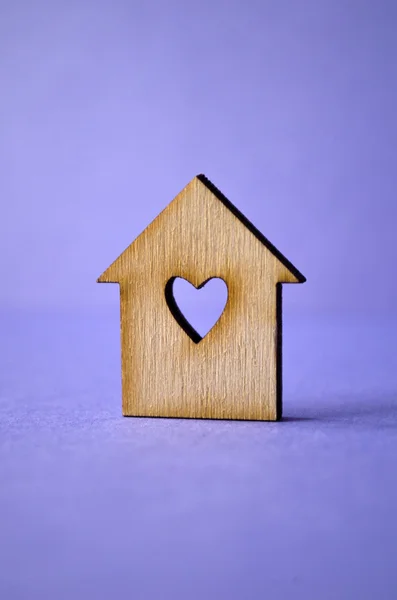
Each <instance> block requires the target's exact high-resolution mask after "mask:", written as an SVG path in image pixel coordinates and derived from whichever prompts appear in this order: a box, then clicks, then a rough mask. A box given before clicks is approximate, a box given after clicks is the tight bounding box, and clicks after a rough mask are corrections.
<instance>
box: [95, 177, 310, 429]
mask: <svg viewBox="0 0 397 600" xmlns="http://www.w3.org/2000/svg"><path fill="white" fill-rule="evenodd" d="M177 277H181V278H184V279H186V280H188V281H189V282H190V283H192V284H193V285H194V286H195V287H196V288H200V287H202V286H204V285H205V283H206V282H207V281H208V280H209V279H211V278H213V277H219V278H221V279H223V280H224V281H225V283H226V285H227V289H228V300H227V303H226V306H225V310H224V312H223V313H222V315H221V317H220V318H219V320H218V321H217V323H216V324H215V326H214V327H213V328H212V329H211V330H210V332H209V333H208V334H207V335H206V336H205V337H204V338H201V337H200V335H199V334H198V333H197V332H196V331H195V330H194V329H193V328H192V327H191V326H190V325H189V324H188V323H187V321H186V320H185V318H184V317H183V315H182V313H181V312H180V311H179V309H178V307H177V305H176V302H175V299H174V296H173V283H174V280H175V278H177ZM304 281H305V277H304V276H303V275H302V274H301V273H300V272H299V271H298V270H297V269H296V268H295V267H294V266H293V265H292V264H291V263H290V262H289V261H288V260H287V259H286V258H285V257H284V256H283V255H282V254H281V253H280V252H279V251H278V250H277V249H276V248H275V247H274V246H273V245H272V244H271V243H270V242H269V241H268V240H267V239H266V238H265V237H264V236H263V235H262V234H261V233H260V232H259V231H258V230H257V229H256V228H255V227H254V226H253V225H252V223H250V222H249V221H248V219H246V217H244V215H242V214H241V213H240V211H239V210H238V209H237V208H236V207H235V206H234V205H233V204H232V203H231V202H230V201H229V200H228V199H227V198H225V196H224V195H223V194H222V193H221V192H220V191H219V190H218V189H217V188H216V187H215V186H214V185H213V184H212V183H211V182H210V181H209V180H208V179H207V178H206V177H205V176H204V175H198V176H197V177H195V178H194V179H193V180H192V181H191V182H190V183H189V184H188V185H187V186H186V187H185V188H184V189H183V190H182V191H181V192H180V193H179V194H178V195H177V196H176V198H175V199H174V200H173V201H172V202H171V203H170V204H169V205H168V206H167V207H166V208H165V209H164V210H163V211H162V212H161V213H160V214H159V215H158V217H157V218H156V219H155V220H154V221H153V222H152V223H151V224H150V225H149V226H148V227H147V228H146V229H145V230H144V231H143V233H142V234H141V235H140V236H139V237H138V238H137V239H136V240H135V241H134V242H133V243H132V244H131V245H130V246H129V247H128V248H127V249H126V250H125V251H124V252H123V253H122V254H121V255H120V256H119V258H117V260H115V261H114V262H113V263H112V264H111V265H110V267H109V268H108V269H106V271H105V272H104V273H103V274H102V275H101V276H100V277H99V279H98V282H100V283H118V284H119V285H120V302H121V310H120V321H121V361H122V407H123V414H124V415H126V416H153V417H192V418H211V419H255V420H269V421H275V420H278V419H280V418H281V416H282V373H281V367H282V357H281V348H282V338H281V333H282V323H281V310H282V306H281V300H282V292H281V289H282V288H281V286H282V284H283V283H303V282H304Z"/></svg>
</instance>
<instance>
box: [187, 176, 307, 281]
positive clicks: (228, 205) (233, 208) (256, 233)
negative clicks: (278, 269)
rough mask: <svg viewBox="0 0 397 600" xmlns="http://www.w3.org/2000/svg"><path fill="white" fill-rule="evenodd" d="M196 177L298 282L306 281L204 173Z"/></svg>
mask: <svg viewBox="0 0 397 600" xmlns="http://www.w3.org/2000/svg"><path fill="white" fill-rule="evenodd" d="M197 179H198V180H199V181H201V183H203V184H204V185H205V186H206V187H207V188H208V189H209V190H210V191H211V192H212V193H213V194H214V196H216V197H217V198H218V200H220V201H221V202H222V204H224V205H225V206H226V208H228V209H229V210H230V212H231V213H233V214H234V216H235V217H237V218H238V219H239V220H240V221H241V223H242V224H243V225H245V226H246V228H247V229H249V231H250V232H251V233H253V234H254V236H255V237H256V238H257V239H258V240H259V241H260V242H262V244H263V245H264V246H266V248H267V249H268V250H270V252H271V253H272V254H273V255H274V256H275V257H276V258H278V260H279V261H280V262H281V263H282V264H283V265H284V266H285V267H286V268H287V269H288V270H289V271H291V273H292V274H293V275H295V277H296V278H297V279H298V281H299V283H304V282H305V281H306V277H305V276H304V275H302V273H301V272H300V271H298V269H297V268H296V267H294V265H293V264H292V263H291V262H290V261H289V260H288V258H286V257H285V256H284V255H283V254H282V253H281V252H280V251H279V250H277V248H276V247H275V246H273V244H272V243H271V242H270V241H269V240H268V239H267V238H266V237H265V236H264V235H263V233H261V232H260V231H259V230H258V229H257V228H256V227H255V225H253V223H251V221H249V220H248V219H247V217H246V216H244V215H243V213H242V212H240V211H239V209H238V208H237V207H236V206H234V204H232V203H231V202H230V200H228V199H227V198H226V196H224V194H222V192H221V191H220V190H218V188H217V187H216V186H215V185H214V184H213V183H212V182H211V181H210V180H209V179H208V178H207V177H206V176H205V175H203V174H202V173H201V174H200V175H197Z"/></svg>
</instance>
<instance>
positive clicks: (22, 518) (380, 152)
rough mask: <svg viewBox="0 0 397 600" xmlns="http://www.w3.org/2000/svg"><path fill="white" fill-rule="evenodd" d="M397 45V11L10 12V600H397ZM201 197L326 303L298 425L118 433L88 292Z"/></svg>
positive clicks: (5, 305)
mask: <svg viewBox="0 0 397 600" xmlns="http://www.w3.org/2000/svg"><path fill="white" fill-rule="evenodd" d="M396 31H397V4H396V3H395V2H394V0H391V1H386V0H383V1H377V2H375V1H370V2H369V1H366V0H361V1H349V0H344V1H342V0H317V1H314V0H313V1H309V0H306V1H303V0H302V1H300V0H296V1H292V0H290V1H289V2H287V1H285V0H278V1H277V2H269V1H265V0H261V1H259V0H258V1H256V0H247V1H245V2H242V1H239V2H236V1H234V0H230V1H228V2H226V1H221V0H212V1H211V2H209V1H208V0H206V1H204V2H200V3H197V2H196V3H193V2H188V1H185V2H182V1H178V2H176V1H169V2H165V1H158V2H149V1H145V2H144V1H143V0H142V1H131V2H126V1H124V2H120V1H117V0H115V1H113V2H110V0H108V1H104V0H96V1H93V0H92V1H89V0H87V1H86V0H74V1H73V0H68V1H66V0H64V1H56V0H54V1H53V2H50V1H49V0H47V1H46V2H44V1H41V0H35V1H32V0H29V1H28V0H26V1H25V2H23V1H22V0H14V1H13V2H8V3H5V2H3V3H1V6H0V108H1V111H0V173H1V176H0V202H1V205H0V206H1V218H0V257H1V259H0V260H1V273H2V286H1V287H0V327H1V331H2V341H3V344H2V350H1V354H0V357H1V365H2V367H1V369H0V598H4V599H5V600H8V599H10V600H13V599H18V600H19V599H24V598H29V600H30V599H33V600H35V599H36V598H37V599H39V598H40V599H41V598H43V597H49V598H55V599H58V598H59V599H64V598H65V599H73V600H75V599H78V598H86V597H92V598H95V599H98V600H102V599H107V598H109V599H110V598H114V597H117V598H124V597H126V598H143V599H146V598H148V599H152V598H167V599H168V598H173V599H174V598H175V599H179V598H181V599H182V598H197V599H199V598H211V599H212V598H214V599H215V598H232V599H237V598H252V599H256V598H258V599H262V598H266V597H268V598H272V599H275V600H278V599H288V600H289V599H291V600H296V598H306V599H309V598H313V599H317V598H324V599H328V598H329V599H334V598H338V600H339V599H340V600H343V599H346V600H347V599H351V598H354V597H357V598H362V599H368V600H372V599H373V598H374V597H379V598H382V599H383V598H385V599H390V600H392V599H394V598H396V596H397V575H396V573H397V569H396V566H397V517H396V506H397V398H396V392H397V313H396V300H397V284H396V277H395V275H394V274H395V270H396V268H395V265H396V260H397V245H396V243H395V241H394V237H395V226H396V219H397V208H396V207H397V204H396V192H395V190H396V188H397V164H396V163H397V154H396V143H397V118H396V106H397V35H396ZM200 172H204V173H205V174H206V175H207V176H208V177H209V178H210V179H211V180H213V182H214V183H215V184H216V185H217V186H218V187H219V188H220V189H221V190H222V191H223V192H224V193H225V194H226V196H228V197H229V199H230V200H231V201H232V202H233V203H234V204H236V205H237V207H238V208H240V210H242V211H243V213H244V214H246V216H247V217H248V218H249V219H250V220H251V221H253V223H254V224H255V225H256V226H257V227H258V228H259V229H260V230H261V231H263V233H264V234H265V235H266V236H268V237H269V239H270V240H271V241H272V242H273V243H274V244H275V245H276V246H277V247H278V248H279V249H280V250H281V251H282V252H283V253H284V254H285V255H286V256H287V257H288V258H289V259H290V260H291V261H292V262H293V263H294V264H295V265H296V266H297V268H298V269H300V270H301V271H302V272H303V274H304V275H305V276H306V277H307V279H308V281H307V283H305V284H304V285H303V286H289V287H288V286H285V295H284V297H285V302H284V315H285V326H284V349H285V354H284V382H285V415H286V420H285V421H284V422H283V423H277V424H269V423H242V422H241V423H232V422H211V421H178V420H161V419H155V420H150V419H123V418H122V417H121V398H120V357H119V337H118V336H119V330H118V318H119V299H118V286H111V285H109V286H105V285H102V286H99V285H97V284H96V283H95V280H96V278H97V277H98V276H99V275H100V273H101V272H102V271H103V270H104V269H105V268H106V267H107V266H108V265H109V264H110V262H111V261H113V260H114V259H115V258H116V257H117V256H118V255H119V254H120V252H121V251H122V250H123V249H124V248H125V247H126V246H127V245H128V244H129V243H130V242H131V241H132V240H133V239H134V238H135V237H136V236H137V235H139V233H140V232H141V231H142V230H143V229H144V228H145V227H146V226H147V225H148V223H149V222H150V221H151V220H152V219H154V218H155V217H156V215H157V214H158V213H159V212H160V210H162V209H163V208H164V207H165V206H166V205H167V204H168V202H169V201H170V200H171V199H172V198H173V197H174V196H175V195H176V194H177V193H178V192H179V191H180V190H181V189H182V188H183V187H184V186H185V185H186V184H187V183H188V182H189V181H190V179H191V178H192V177H193V176H194V175H196V174H197V173H200ZM219 299H220V296H219V295H218V296H216V297H215V298H212V299H211V298H210V296H208V302H206V301H205V300H204V303H203V302H202V301H201V300H197V298H194V299H192V298H191V297H190V295H189V294H188V293H186V294H185V296H184V300H185V301H186V302H187V304H189V303H190V309H191V310H193V312H195V313H196V318H197V319H198V321H199V323H201V324H205V322H206V321H208V320H210V319H211V314H212V313H211V306H212V304H213V302H215V303H216V301H219Z"/></svg>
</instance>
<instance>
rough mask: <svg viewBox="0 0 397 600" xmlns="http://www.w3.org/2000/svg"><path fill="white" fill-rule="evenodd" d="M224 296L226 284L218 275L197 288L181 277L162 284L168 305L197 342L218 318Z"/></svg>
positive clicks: (225, 297)
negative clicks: (164, 284)
mask: <svg viewBox="0 0 397 600" xmlns="http://www.w3.org/2000/svg"><path fill="white" fill-rule="evenodd" d="M227 296H228V293H227V285H226V283H225V282H224V281H223V279H220V278H219V277H211V278H209V279H207V280H206V281H203V283H201V284H200V285H199V286H198V287H197V288H196V287H195V286H194V285H192V284H191V283H189V281H187V280H186V279H183V278H182V277H171V279H170V280H169V281H168V283H167V285H166V286H165V299H166V301H167V304H168V308H169V309H170V311H171V313H172V315H173V316H174V318H175V320H176V321H177V322H178V324H179V325H180V326H181V327H182V329H183V330H184V331H185V332H186V333H187V335H188V336H189V337H190V338H191V339H192V340H193V342H195V343H196V344H198V343H199V342H201V340H202V339H203V338H204V337H205V336H206V335H207V334H208V333H209V332H210V331H211V329H212V328H213V327H214V325H215V324H216V322H217V321H219V319H220V317H221V315H222V313H223V311H224V309H225V306H226V302H227Z"/></svg>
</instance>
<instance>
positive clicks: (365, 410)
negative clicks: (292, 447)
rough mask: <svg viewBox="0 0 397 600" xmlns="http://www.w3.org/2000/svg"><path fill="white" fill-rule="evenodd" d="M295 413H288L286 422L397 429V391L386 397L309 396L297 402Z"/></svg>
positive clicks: (295, 403) (284, 418) (285, 418)
mask: <svg viewBox="0 0 397 600" xmlns="http://www.w3.org/2000/svg"><path fill="white" fill-rule="evenodd" d="M285 408H286V407H285ZM287 411H288V408H286V412H287ZM299 412H301V414H299ZM294 413H298V414H296V415H291V416H289V415H288V413H287V414H286V415H285V417H283V419H282V421H284V422H287V423H298V422H306V421H307V422H308V421H311V422H318V423H319V424H320V423H322V424H325V423H329V424H344V425H352V426H360V425H363V426H367V427H372V426H373V427H379V428H382V427H383V428H393V429H397V393H396V394H387V395H384V396H382V397H378V396H377V395H356V396H353V395H338V396H334V397H330V398H305V399H301V400H299V401H295V402H294Z"/></svg>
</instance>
